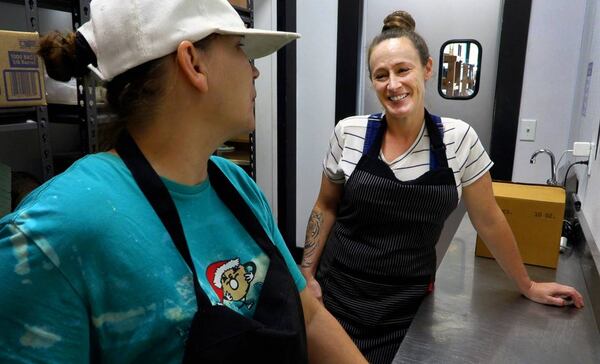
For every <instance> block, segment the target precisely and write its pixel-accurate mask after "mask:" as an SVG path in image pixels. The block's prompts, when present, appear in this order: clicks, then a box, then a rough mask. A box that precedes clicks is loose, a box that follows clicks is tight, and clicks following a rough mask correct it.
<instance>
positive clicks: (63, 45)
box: [38, 32, 80, 82]
mask: <svg viewBox="0 0 600 364" xmlns="http://www.w3.org/2000/svg"><path fill="white" fill-rule="evenodd" d="M75 48H76V47H75V33H73V32H71V33H69V34H67V35H65V36H63V35H62V34H61V33H59V32H51V33H49V34H47V35H45V36H43V37H42V38H41V39H40V48H39V50H38V55H39V56H40V57H42V59H43V60H44V64H45V65H46V72H48V76H50V77H52V78H53V79H55V80H57V81H63V82H66V81H69V80H70V79H71V78H72V77H73V76H76V75H75V73H76V70H77V69H79V68H80V67H78V64H77V57H76V50H75Z"/></svg>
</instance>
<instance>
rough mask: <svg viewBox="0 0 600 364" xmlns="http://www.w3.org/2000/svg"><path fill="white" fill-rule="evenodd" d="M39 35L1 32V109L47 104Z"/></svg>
mask: <svg viewBox="0 0 600 364" xmlns="http://www.w3.org/2000/svg"><path fill="white" fill-rule="evenodd" d="M38 40H39V35H38V33H28V32H12V31H6V30H0V107H17V106H38V105H46V92H45V89H44V63H43V62H42V60H41V59H40V58H39V57H38V56H37V54H36V51H37V46H38Z"/></svg>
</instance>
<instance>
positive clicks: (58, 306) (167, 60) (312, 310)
mask: <svg viewBox="0 0 600 364" xmlns="http://www.w3.org/2000/svg"><path fill="white" fill-rule="evenodd" d="M297 37H298V35H297V34H295V33H281V32H270V31H260V30H254V29H246V28H245V27H244V24H243V22H242V21H241V19H240V18H239V16H238V15H237V13H236V12H235V10H234V9H233V8H232V7H231V6H230V5H229V3H227V2H226V1H225V0H197V1H183V0H179V1H158V0H146V1H120V0H94V1H93V2H92V4H91V20H90V21H89V22H87V23H86V24H84V25H83V26H81V27H80V28H79V30H78V31H77V33H75V34H70V35H68V36H66V37H62V36H61V35H60V34H58V33H53V34H50V35H48V36H46V37H44V38H43V39H42V41H41V43H40V55H41V56H42V57H43V58H44V61H45V63H46V67H47V70H48V73H49V75H50V76H51V77H53V78H55V79H58V80H68V79H70V78H71V77H72V76H82V75H84V74H86V73H87V72H88V71H89V70H93V71H94V73H95V74H96V75H98V76H99V77H100V78H102V79H103V80H105V81H107V83H106V86H107V99H108V102H109V104H110V106H111V107H112V108H113V110H114V112H115V113H116V114H117V115H118V119H119V121H121V122H123V123H124V126H125V128H124V129H123V131H122V132H121V133H120V136H119V138H118V140H117V142H116V146H115V149H111V150H109V151H108V152H104V153H98V154H93V155H89V156H86V157H85V158H82V159H81V160H79V161H77V162H76V163H74V164H73V165H72V166H71V167H70V168H69V169H68V170H67V171H66V172H64V173H63V174H61V175H59V176H57V177H55V178H53V179H52V180H50V181H49V182H47V183H46V184H44V185H43V186H42V187H41V188H39V189H37V190H36V191H35V192H33V193H32V194H30V195H29V196H28V197H27V198H26V199H25V200H24V201H23V202H22V203H21V204H20V206H19V207H18V208H17V210H16V211H15V212H14V213H13V214H11V215H9V216H7V217H5V218H4V219H3V220H1V221H0V275H2V280H1V283H0V290H1V291H2V294H0V307H2V309H1V310H0V327H1V328H2V329H1V330H0V347H2V350H1V351H0V362H2V363H6V362H46V363H47V362H50V363H82V362H88V361H94V362H95V361H100V362H109V363H126V362H160V363H166V362H180V361H181V360H184V361H185V362H202V363H213V362H219V363H220V362H223V363H233V362H237V361H244V362H257V361H260V362H268V363H270V362H277V363H284V362H306V361H307V360H308V359H310V360H311V361H315V362H323V361H333V362H362V361H364V359H363V358H362V357H361V356H360V353H359V352H358V350H357V349H356V347H355V346H354V345H353V344H352V342H351V340H350V339H349V338H348V336H346V334H345V333H344V331H343V329H342V328H341V326H339V324H338V323H337V322H336V321H335V319H334V318H333V317H332V316H331V315H330V314H329V313H328V312H327V311H326V310H325V309H324V308H323V307H322V306H321V305H319V304H318V303H317V301H316V299H314V298H313V297H311V296H310V295H309V294H307V291H306V289H305V286H306V283H305V281H304V279H303V277H302V275H301V274H300V272H299V270H298V268H297V267H296V265H295V264H294V261H293V259H292V258H291V256H290V254H289V252H288V251H287V249H286V247H285V244H284V242H283V239H282V237H281V235H280V233H279V232H278V230H277V227H276V224H275V222H274V220H273V218H272V215H271V212H270V210H269V207H268V204H267V202H266V200H265V198H264V196H263V195H262V193H261V192H260V190H259V189H258V188H257V186H256V185H255V184H254V182H253V181H252V180H251V179H250V178H249V177H248V176H247V175H246V174H245V173H244V172H243V171H241V170H240V169H239V168H238V167H236V166H235V165H233V164H232V163H230V162H228V161H226V160H224V159H220V158H218V157H212V156H211V154H212V152H213V151H214V150H215V149H216V148H217V147H218V146H219V145H220V144H222V143H223V142H224V141H226V140H228V139H230V138H231V137H233V136H235V135H239V134H241V133H244V132H248V131H249V130H251V129H252V128H253V127H254V118H253V106H254V98H255V96H256V95H255V90H254V86H253V80H254V79H256V78H257V77H258V75H259V73H258V70H257V69H256V68H254V66H252V65H251V63H249V62H248V59H249V58H250V59H252V58H257V57H262V56H265V55H267V54H270V53H272V52H274V51H276V50H277V49H278V48H280V47H282V46H283V45H285V44H286V43H288V42H289V41H291V40H293V39H295V38H297ZM298 292H300V294H298Z"/></svg>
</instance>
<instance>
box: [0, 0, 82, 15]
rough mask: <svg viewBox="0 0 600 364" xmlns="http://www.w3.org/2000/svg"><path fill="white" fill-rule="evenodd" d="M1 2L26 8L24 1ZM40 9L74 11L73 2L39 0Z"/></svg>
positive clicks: (67, 0)
mask: <svg viewBox="0 0 600 364" xmlns="http://www.w3.org/2000/svg"><path fill="white" fill-rule="evenodd" d="M0 2H3V3H11V4H17V5H23V6H25V1H23V0H0ZM38 7H40V8H44V9H51V10H58V11H64V12H67V13H70V12H71V11H73V2H72V1H71V0H38Z"/></svg>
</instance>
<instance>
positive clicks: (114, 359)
mask: <svg viewBox="0 0 600 364" xmlns="http://www.w3.org/2000/svg"><path fill="white" fill-rule="evenodd" d="M212 160H213V161H214V162H215V163H216V164H217V165H218V166H219V168H220V169H221V170H223V172H224V173H225V175H226V176H227V177H228V178H229V179H230V180H231V181H232V183H233V184H234V186H235V187H236V188H237V190H238V191H239V192H240V194H241V195H242V197H243V198H244V200H245V201H247V202H248V204H249V205H250V206H251V209H252V210H253V212H254V213H255V215H256V216H257V218H258V220H259V221H260V222H261V224H262V226H263V227H264V229H265V230H266V231H267V234H268V235H269V236H270V237H271V239H272V241H273V242H274V244H275V245H276V246H277V247H278V248H279V250H280V251H281V253H282V255H283V256H284V258H285V260H286V263H287V265H288V267H289V269H290V272H291V274H292V277H293V279H294V281H295V282H296V285H297V287H298V290H302V289H304V287H305V285H306V283H305V281H304V279H303V278H302V275H301V274H300V271H299V270H298V268H297V266H296V264H295V263H294V260H293V259H292V257H291V255H290V253H289V251H288V250H287V247H286V246H285V243H284V241H283V239H282V237H281V235H280V233H279V231H278V229H277V227H276V224H275V222H274V220H273V217H272V215H271V211H270V209H269V206H268V204H267V202H266V200H265V198H264V196H263V194H262V193H261V192H260V190H259V189H258V187H257V186H256V184H255V183H254V181H252V180H251V179H250V178H249V177H248V175H247V174H246V173H245V172H244V171H242V170H241V169H240V168H239V167H237V166H235V165H234V164H232V163H231V162H229V161H227V160H225V159H221V158H218V157H213V158H212ZM163 181H164V182H165V184H166V186H167V188H168V189H169V192H170V193H171V196H172V197H173V200H174V201H175V205H176V206H177V210H178V212H179V215H180V218H181V221H182V224H183V227H184V232H185V236H186V239H187V242H188V245H189V247H190V252H191V254H192V257H193V261H194V264H195V266H196V270H197V272H198V274H199V276H200V277H199V279H200V283H201V286H202V288H203V290H204V291H205V292H206V293H207V295H208V296H209V297H210V299H211V300H212V302H213V303H214V304H222V305H225V306H227V307H229V308H231V309H232V310H235V311H237V312H238V313H240V314H242V315H246V316H252V315H253V313H254V311H255V309H256V304H257V301H258V297H259V295H260V289H261V287H262V283H263V281H264V279H265V274H266V271H267V268H268V264H269V258H268V256H267V255H266V254H265V253H264V252H263V251H262V250H261V249H260V247H258V245H256V243H255V242H254V241H253V240H251V238H250V236H249V235H248V233H247V232H246V231H245V230H244V228H243V227H242V226H241V225H240V223H239V222H238V221H237V220H236V218H235V217H234V216H233V215H232V214H231V212H230V211H229V210H228V209H227V207H226V206H225V205H224V204H223V203H222V202H221V200H219V198H218V197H217V195H216V192H215V191H214V189H213V187H212V186H211V185H210V182H209V181H208V180H206V181H205V182H203V183H201V184H199V185H196V186H187V185H181V184H177V183H175V182H173V181H169V180H166V179H163ZM0 277H2V278H1V279H0V348H1V350H0V362H2V363H7V362H36V361H39V362H45V363H48V362H49V363H82V362H87V361H88V360H90V359H91V358H94V361H96V360H97V359H99V360H100V361H101V362H106V363H129V362H133V361H136V362H160V363H167V362H181V358H182V356H183V350H184V345H185V341H186V339H187V332H188V329H189V327H190V324H191V319H192V317H193V315H194V313H195V312H196V299H195V296H194V289H193V283H192V277H191V273H190V271H189V269H188V267H187V266H186V264H185V262H184V261H183V259H182V258H181V257H180V255H179V253H178V251H177V249H176V248H175V247H174V245H173V243H172V241H171V240H170V237H169V235H168V233H167V231H166V230H165V228H164V227H163V225H162V223H161V221H160V220H159V218H158V217H157V215H156V214H155V212H154V211H153V210H152V208H151V206H150V204H149V203H148V201H147V200H146V198H145V197H144V196H143V194H142V193H141V191H140V190H139V188H138V187H137V185H136V184H135V181H134V180H133V179H132V177H131V174H130V172H129V171H128V170H127V169H126V167H125V165H124V164H123V162H122V161H121V159H120V158H119V157H117V156H115V155H113V154H109V153H99V154H95V155H90V156H87V157H85V158H83V159H81V160H79V161H78V162H76V163H75V164H74V165H73V166H72V167H71V168H69V169H68V170H67V171H66V172H65V173H63V174H62V175H59V176H57V177H55V178H54V179H52V180H50V181H49V182H48V183H46V184H44V185H43V186H42V187H40V188H38V189H37V190H35V191H34V192H32V193H31V194H30V195H29V196H28V197H27V198H26V199H25V200H24V201H23V202H22V203H21V205H20V206H19V208H18V209H17V211H16V212H15V213H13V214H11V215H8V216H6V217H5V218H3V219H2V220H1V221H0Z"/></svg>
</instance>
